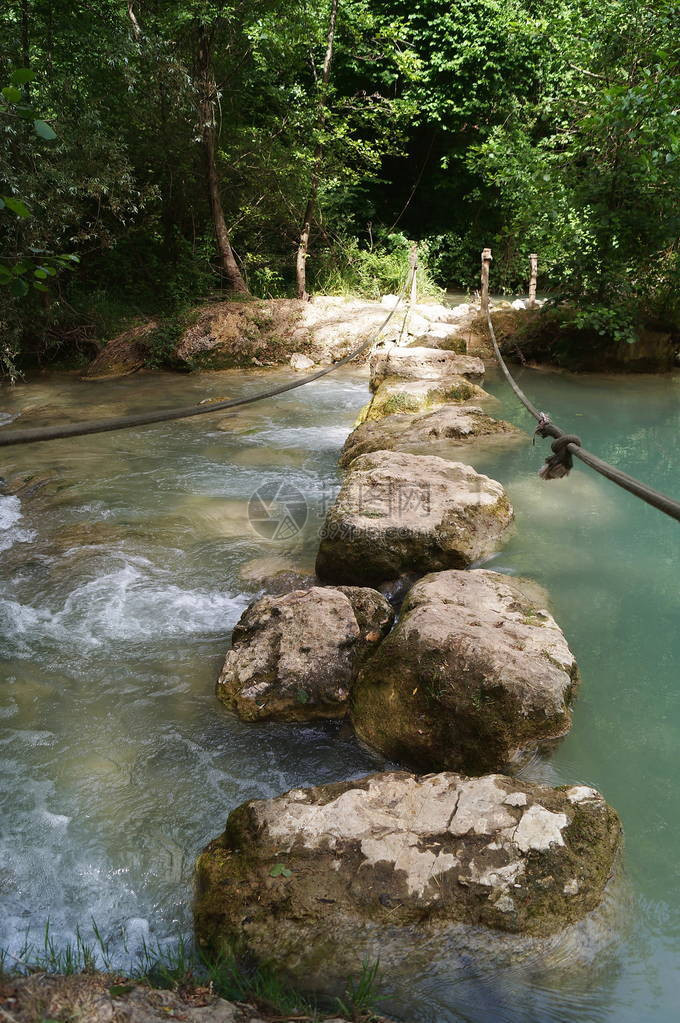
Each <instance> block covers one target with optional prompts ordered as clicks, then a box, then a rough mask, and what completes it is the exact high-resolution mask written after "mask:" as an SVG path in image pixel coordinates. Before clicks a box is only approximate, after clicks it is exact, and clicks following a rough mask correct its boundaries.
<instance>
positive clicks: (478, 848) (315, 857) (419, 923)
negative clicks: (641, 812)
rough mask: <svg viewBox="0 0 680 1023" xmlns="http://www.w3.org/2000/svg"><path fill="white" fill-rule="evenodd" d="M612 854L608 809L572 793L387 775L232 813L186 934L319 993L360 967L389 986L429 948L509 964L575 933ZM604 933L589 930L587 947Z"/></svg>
mask: <svg viewBox="0 0 680 1023" xmlns="http://www.w3.org/2000/svg"><path fill="white" fill-rule="evenodd" d="M619 844H620V825H619V821H618V817H617V815H616V813H615V812H614V811H613V810H612V809H611V808H610V807H609V806H608V805H607V804H606V803H605V801H604V799H603V798H602V797H601V796H600V794H599V793H597V792H596V791H595V790H593V789H589V788H585V787H572V788H560V789H554V788H549V787H547V786H539V785H532V784H530V783H528V782H524V781H516V780H514V779H512V778H508V777H504V776H502V775H488V776H485V777H483V778H467V777H464V776H461V775H458V774H437V775H428V776H426V777H416V776H414V775H411V774H407V773H403V772H388V773H385V774H376V775H372V776H369V777H367V778H362V779H360V780H358V781H345V782H339V783H336V784H331V785H322V786H319V787H318V788H311V789H293V790H292V791H291V792H288V793H286V794H285V795H282V796H279V797H277V798H275V799H269V800H252V801H250V802H248V803H245V804H243V805H242V806H240V807H238V809H236V810H234V811H233V812H232V813H231V814H230V816H229V819H228V821H227V826H226V830H225V832H224V834H223V835H222V836H220V837H219V838H217V839H216V840H215V841H214V842H211V843H210V845H208V846H207V847H206V849H204V851H203V853H202V854H201V856H200V857H199V859H198V863H197V870H196V882H197V883H196V901H195V929H196V938H197V941H198V944H199V946H200V947H201V948H202V949H204V950H205V951H206V952H207V953H208V954H209V955H211V956H215V957H218V956H221V955H231V954H234V953H235V954H236V955H237V956H242V957H244V958H246V959H249V960H254V961H255V962H259V963H267V964H269V965H270V966H271V967H273V968H274V969H276V970H277V971H278V972H279V973H280V974H281V975H283V976H285V977H287V978H290V979H291V980H293V981H294V982H295V983H296V984H298V985H299V986H303V987H305V988H308V989H311V990H314V991H317V992H326V993H336V992H338V991H339V990H341V989H342V987H343V985H344V982H345V981H346V979H347V977H348V976H349V975H351V974H353V973H355V972H356V970H357V963H361V962H362V961H368V962H374V961H375V960H376V959H379V960H380V966H381V971H383V972H384V973H386V974H388V975H390V974H392V975H398V973H399V971H400V969H403V966H404V964H405V963H406V962H412V960H413V955H414V949H416V950H417V949H419V948H421V947H423V946H424V945H428V944H429V946H430V949H431V950H434V949H436V950H437V953H438V954H440V955H441V953H442V950H443V949H445V948H446V947H447V944H448V945H449V946H450V947H452V948H453V949H455V950H456V952H455V953H454V954H458V953H459V952H460V951H461V950H465V951H466V952H469V953H471V954H473V955H475V954H485V961H487V962H489V961H490V960H491V961H493V956H494V955H495V954H496V953H497V954H498V961H499V965H500V964H503V965H509V963H510V962H511V961H512V960H513V959H516V957H517V956H518V955H521V954H522V953H524V954H526V953H527V952H528V951H530V952H531V953H532V954H533V955H534V956H535V957H536V958H540V956H541V951H543V953H546V952H548V951H549V950H550V949H552V948H554V947H555V944H556V941H557V940H558V939H556V938H555V937H550V936H555V935H561V934H565V933H566V932H567V931H568V932H569V933H570V935H571V937H572V939H573V938H574V930H573V929H574V928H577V927H578V922H579V921H581V920H583V918H584V917H586V916H588V914H592V913H593V911H594V910H596V908H597V907H598V905H599V903H600V902H601V900H602V898H603V894H604V892H605V888H606V886H607V883H608V881H609V879H610V877H611V875H612V873H613V872H614V868H615V865H616V862H617V851H618V848H619ZM607 937H608V935H607V932H606V927H600V928H599V930H598V929H597V928H595V927H594V926H593V921H592V920H591V922H590V926H589V933H588V938H589V940H590V943H591V946H592V944H594V943H595V944H596V943H597V941H598V940H599V941H600V942H602V941H604V940H607ZM546 939H549V940H546ZM575 944H576V942H574V941H573V940H572V954H573V948H574V945H575ZM430 954H432V951H431V952H430ZM503 961H504V962H503Z"/></svg>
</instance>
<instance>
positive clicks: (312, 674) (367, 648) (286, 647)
mask: <svg viewBox="0 0 680 1023" xmlns="http://www.w3.org/2000/svg"><path fill="white" fill-rule="evenodd" d="M392 619H393V612H392V609H391V608H390V605H389V604H388V603H387V601H386V600H385V599H384V597H382V596H381V595H380V594H379V593H378V592H377V591H376V590H370V589H361V588H358V587H351V586H347V587H342V588H339V589H333V588H330V587H328V588H325V587H324V588H322V587H319V586H313V587H311V588H310V589H307V590H293V591H292V592H290V593H286V594H284V595H283V596H277V597H273V596H266V597H262V598H261V599H260V600H256V601H254V603H252V604H251V605H250V607H248V608H247V609H246V610H245V611H244V613H243V615H242V616H241V619H240V621H239V622H238V624H237V625H236V627H235V629H234V634H233V638H232V649H231V650H230V651H229V653H228V654H227V659H226V661H225V662H224V667H223V669H222V673H221V675H220V677H219V680H218V682H217V696H218V697H219V699H220V700H222V702H223V703H226V704H227V705H228V706H229V707H231V708H232V709H233V710H235V711H236V712H237V714H238V715H239V717H241V718H243V720H245V721H260V720H263V719H267V718H276V719H277V720H279V721H308V720H311V719H313V718H336V717H344V715H345V713H346V712H347V705H348V699H349V695H350V689H351V686H352V684H353V682H354V680H355V678H356V675H357V672H358V670H359V667H360V666H361V664H362V662H363V661H364V660H365V658H366V657H367V656H368V655H369V654H370V653H372V651H373V650H374V649H375V648H376V647H377V645H378V644H379V642H380V640H381V639H382V638H383V636H384V635H385V633H386V632H387V630H388V628H389V626H390V625H391V624H392Z"/></svg>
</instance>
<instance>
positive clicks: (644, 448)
mask: <svg viewBox="0 0 680 1023" xmlns="http://www.w3.org/2000/svg"><path fill="white" fill-rule="evenodd" d="M289 375H290V371H289V370H285V371H284V370H276V371H254V372H252V373H247V374H242V373H213V374H199V375H195V376H177V375H171V374H162V373H148V374H143V375H138V376H134V377H129V378H126V379H122V380H118V381H110V382H97V383H94V382H92V383H83V382H81V381H79V380H77V379H76V378H74V377H72V376H68V375H55V376H49V377H42V378H39V379H37V380H35V381H32V382H30V383H26V384H21V385H19V386H17V387H16V388H15V389H14V390H9V389H5V390H2V391H0V422H9V421H11V419H12V417H14V416H15V415H17V414H18V413H19V412H22V413H23V415H22V417H21V422H22V425H23V424H24V423H25V424H26V425H33V424H35V425H38V424H43V423H50V422H58V421H59V420H60V419H61V418H63V419H66V420H71V419H73V418H92V417H100V416H108V415H115V414H117V413H118V412H119V411H123V412H133V411H140V410H142V409H145V408H149V407H154V408H155V407H159V406H162V405H168V406H172V405H178V404H185V403H190V402H193V401H197V400H201V399H202V398H204V397H213V398H216V397H221V396H225V395H228V396H232V395H236V394H238V393H245V392H250V391H254V390H259V389H260V388H262V387H265V386H270V385H271V383H273V382H274V381H277V380H283V379H287V378H288V377H289ZM521 378H522V384H523V386H524V387H525V389H526V390H527V392H528V393H529V394H530V395H531V396H532V398H533V399H534V401H535V403H536V404H537V405H538V406H539V407H540V408H545V409H546V410H547V411H549V412H550V414H551V416H552V417H553V419H554V420H555V421H557V422H558V423H559V424H560V425H562V426H564V427H565V428H568V429H569V431H573V432H576V433H579V434H581V436H582V437H583V438H584V442H585V443H587V445H588V447H590V448H591V449H592V450H594V451H596V452H597V453H599V454H601V455H602V456H603V457H604V458H606V459H608V460H609V461H611V462H613V463H614V464H616V465H619V466H621V467H622V468H625V469H626V470H627V471H628V472H629V473H632V474H633V475H637V476H639V477H640V478H642V479H644V480H646V481H647V482H649V483H651V484H652V485H654V486H656V487H658V488H660V489H662V490H666V491H667V492H669V493H671V494H673V495H674V496H676V497H677V496H679V495H680V446H679V444H678V438H679V437H680V378H678V377H675V376H672V377H671V376H669V377H635V378H632V377H631V378H624V377H619V378H617V377H598V376H572V375H569V374H556V373H547V372H536V371H530V370H524V371H523V372H522V375H521ZM486 386H487V389H489V390H491V391H492V392H493V393H494V394H495V395H497V396H498V398H499V399H500V406H499V414H500V415H503V416H504V417H505V418H509V419H511V420H513V421H514V422H516V423H517V424H518V425H520V426H522V427H523V428H525V429H527V430H529V431H530V430H531V428H532V427H531V423H530V422H529V421H528V418H527V416H526V415H525V414H524V413H523V412H522V410H521V409H520V408H519V407H518V406H517V404H516V402H515V399H514V398H513V396H512V395H511V394H510V393H509V392H508V391H507V388H506V387H505V386H504V385H503V383H502V382H501V381H500V380H499V379H498V378H497V377H496V376H495V375H494V374H491V375H490V377H489V378H488V379H487V383H486ZM366 399H367V378H366V374H365V372H364V371H359V370H347V369H346V370H341V371H338V372H337V373H335V374H333V375H331V376H330V377H327V378H325V379H323V380H319V381H317V382H315V383H313V384H311V385H309V386H308V387H305V388H303V389H301V390H299V391H296V392H293V393H291V394H288V395H286V396H283V397H281V398H279V399H276V400H274V401H269V402H266V403H263V404H262V405H254V406H250V407H247V408H245V409H243V410H238V411H236V412H235V413H232V414H231V415H227V414H226V413H224V412H222V413H215V414H214V415H211V416H206V417H199V418H197V419H193V420H185V421H181V422H174V423H168V424H161V425H160V426H155V427H145V428H142V429H138V430H131V431H124V432H120V433H113V434H103V435H96V436H91V437H82V438H74V439H70V440H63V441H57V442H54V443H50V444H42V445H35V446H30V447H26V448H16V449H8V450H7V451H3V452H2V456H3V458H2V464H1V465H0V475H2V476H4V477H5V478H6V479H7V480H9V481H10V482H11V481H12V480H15V479H16V478H17V476H18V475H19V474H21V475H23V476H26V477H27V476H29V475H30V476H31V477H32V479H31V480H30V481H29V482H28V483H27V484H26V486H25V489H24V491H23V492H22V493H21V495H20V496H7V495H5V496H0V566H1V572H0V772H1V776H2V787H1V791H0V947H5V948H9V949H10V950H11V951H12V952H13V953H14V954H15V955H18V954H19V952H20V950H21V949H22V947H23V946H24V945H25V943H26V941H27V940H28V941H29V942H30V941H35V943H36V944H40V941H41V934H42V932H43V929H44V926H45V923H46V921H47V919H48V918H49V921H50V930H51V933H52V937H53V939H54V940H55V942H57V943H59V942H66V941H68V940H70V939H72V938H73V936H74V935H75V932H76V928H77V927H80V928H82V930H83V931H84V932H86V933H87V932H88V928H91V921H92V920H94V921H96V923H97V924H98V926H99V927H100V928H101V929H102V930H103V931H104V932H105V936H106V938H107V939H108V940H109V941H110V945H111V949H112V951H113V955H114V959H115V961H116V962H117V963H119V964H120V965H121V966H124V965H125V964H126V963H128V962H129V960H130V958H132V957H134V955H135V953H136V951H137V950H138V949H139V946H140V945H141V944H142V943H143V942H145V941H146V942H147V943H150V944H155V943H160V944H164V943H172V942H174V941H176V940H177V938H178V936H179V935H181V934H188V933H189V932H190V927H191V873H192V868H193V862H194V859H195V856H196V854H197V852H198V851H199V850H200V849H201V847H202V846H203V845H204V844H205V843H206V842H207V841H208V840H209V839H211V838H213V837H215V836H216V835H217V834H218V833H219V832H220V831H221V830H222V829H223V826H224V822H225V820H226V817H227V814H228V812H229V810H230V809H232V808H233V807H234V806H236V805H238V804H239V803H241V802H242V801H243V800H245V799H249V798H253V797H258V796H272V795H275V794H277V793H280V792H283V791H285V790H286V789H289V788H291V787H294V786H300V785H309V784H319V783H323V782H329V781H334V780H339V779H343V778H351V777H356V776H360V775H362V774H366V773H368V772H370V771H373V770H377V769H380V768H381V767H382V766H383V764H382V762H381V761H380V760H378V759H376V758H373V757H372V756H371V755H370V754H368V753H367V752H366V751H365V750H363V749H361V748H360V747H359V746H358V745H357V744H356V743H355V742H354V741H353V740H352V739H351V738H349V737H348V736H347V735H346V734H345V732H344V731H341V730H340V728H339V726H338V725H337V724H329V725H327V726H325V725H314V726H310V727H304V726H293V725H278V724H264V725H262V724H259V725H246V724H243V723H241V722H239V721H238V720H237V719H236V718H235V717H234V716H233V715H231V714H230V713H229V712H228V711H227V710H226V709H225V708H224V707H222V706H221V705H220V704H219V703H218V702H217V701H216V699H215V697H214V693H213V691H214V683H215V679H216V676H217V673H218V671H219V668H220V665H221V662H222V660H223V658H224V655H225V652H226V650H227V648H228V644H229V636H230V630H231V629H232V627H233V625H234V623H235V622H236V621H237V619H238V617H239V615H240V614H241V612H242V610H243V609H244V607H245V606H246V605H247V604H248V602H249V601H250V600H252V599H253V597H254V596H255V595H256V594H257V593H258V592H259V586H260V583H259V582H258V580H259V579H260V578H261V576H262V574H263V573H264V574H266V573H267V572H269V571H271V570H275V569H276V568H278V567H285V566H287V565H290V566H297V567H302V568H311V567H312V565H313V560H314V555H315V552H316V546H317V543H318V529H319V525H320V522H321V521H322V518H323V514H324V511H325V508H326V507H327V505H328V503H329V501H331V500H332V499H333V497H334V495H335V493H336V492H337V488H338V481H339V477H338V473H337V457H338V453H339V449H340V447H341V446H342V443H343V441H344V438H345V437H346V436H347V434H348V433H349V431H350V430H351V427H352V422H353V420H354V418H355V416H356V413H357V411H358V409H359V408H360V407H361V405H362V404H364V403H365V401H366ZM545 447H546V445H545V443H544V442H539V444H538V445H537V446H536V447H535V448H532V446H531V443H530V441H529V439H527V444H526V445H524V446H520V447H518V448H513V449H511V450H510V451H508V450H507V449H503V451H502V453H501V452H500V451H499V450H496V451H495V452H494V451H492V450H490V451H488V452H486V453H484V452H481V451H480V452H475V453H474V454H472V453H470V454H469V455H468V456H466V455H465V454H464V453H460V454H459V456H458V457H462V458H463V460H466V459H467V458H468V457H469V460H470V461H471V462H473V464H475V466H476V467H477V468H478V469H479V470H480V471H482V472H485V473H487V474H488V475H490V476H493V477H495V478H497V479H499V480H500V481H501V482H502V483H503V484H504V485H505V486H506V488H507V490H508V494H509V496H510V499H511V501H512V503H513V505H514V506H515V510H516V515H517V524H516V528H515V530H514V533H513V535H512V537H511V539H510V540H509V542H508V543H507V544H506V545H505V547H504V548H503V549H502V551H500V552H499V553H498V554H497V555H496V556H495V557H493V558H492V559H491V561H490V563H489V566H490V567H493V568H495V569H497V570H499V571H503V572H508V573H511V574H520V575H526V576H529V577H531V578H534V579H536V580H537V581H539V582H540V583H542V584H543V585H544V586H545V587H546V588H547V589H548V590H549V592H550V595H551V600H552V606H553V610H554V613H555V615H556V618H557V620H558V622H559V623H560V625H561V626H562V628H563V629H564V631H565V633H566V635H567V638H568V640H569V642H570V645H571V647H572V649H573V650H574V653H575V654H576V657H577V659H578V661H579V664H580V667H581V672H582V676H583V686H582V689H581V693H580V695H579V699H578V702H577V705H576V711H575V717H574V727H573V730H572V732H571V734H570V735H569V737H568V738H567V739H566V740H565V741H564V742H563V743H562V745H561V746H560V747H559V749H558V750H557V752H556V753H555V754H554V755H553V757H552V758H551V759H550V760H549V761H547V762H545V761H536V762H534V763H533V764H531V765H530V766H529V767H528V768H527V769H526V770H525V772H524V774H525V776H526V777H529V778H532V779H537V780H542V781H548V782H550V783H552V784H565V783H570V784H572V783H576V784H587V785H594V786H596V787H597V788H599V789H600V790H601V791H602V792H603V794H604V795H605V796H606V798H607V799H608V800H609V802H610V803H611V804H612V805H613V806H614V807H615V808H616V809H617V810H618V811H619V813H620V814H621V816H622V819H623V824H624V829H625V836H626V846H625V869H626V876H627V878H628V881H629V888H630V891H631V892H632V902H631V909H630V912H629V913H627V917H628V919H627V925H626V927H625V929H623V928H622V930H621V933H620V934H619V933H617V934H614V935H613V936H612V938H613V940H612V944H611V949H610V951H609V952H608V953H607V955H606V956H604V957H603V958H602V960H600V961H598V962H597V963H596V964H595V965H594V966H592V967H590V968H589V969H588V970H583V969H578V970H577V969H576V968H573V969H572V968H571V966H570V962H569V961H568V959H567V960H566V961H560V962H557V963H555V964H553V965H552V966H551V967H550V968H542V969H541V970H540V971H538V970H536V968H535V967H534V966H532V965H531V964H522V963H521V962H519V963H517V964H516V965H513V966H508V965H504V966H503V967H502V968H501V967H499V966H498V965H497V964H495V963H494V956H493V935H491V934H490V935H489V956H488V960H487V959H484V960H483V961H482V960H480V959H477V960H475V961H473V962H468V961H465V960H464V959H463V960H461V959H456V961H455V963H453V962H452V960H451V957H450V955H448V954H445V953H444V951H443V950H442V955H441V956H440V957H436V956H435V957H434V958H433V959H432V960H431V961H429V962H428V964H427V965H426V966H423V965H422V963H420V962H417V957H414V968H413V970H412V971H407V972H405V973H404V975H403V976H401V977H397V978H394V977H392V978H386V995H385V1005H386V1007H387V1008H389V1009H391V1010H392V1011H394V1012H395V1013H397V1014H399V1015H400V1016H401V1017H402V1018H404V1019H407V1020H412V1021H418V1023H440V1021H443V1023H454V1021H455V1023H458V1021H463V1020H473V1021H487V1020H493V1021H498V1020H502V1021H505V1020H507V1021H520V1020H521V1021H525V1020H555V1021H558V1020H560V1021H562V1020H588V1021H589V1023H590V1021H595V1020H597V1021H600V1020H602V1021H604V1020H612V1021H613V1020H616V1021H617V1023H628V1021H630V1023H633V1021H636V1023H637V1021H639V1020H642V1019H644V1020H658V1021H666V1020H671V1019H676V1018H677V990H678V986H679V985H680V951H679V948H680V852H679V849H680V784H679V783H678V780H677V774H678V767H679V766H680V756H679V751H680V677H679V676H680V672H679V671H678V665H679V664H680V630H679V629H678V622H679V621H680V587H679V586H678V578H679V570H680V542H679V541H680V534H679V533H678V526H677V523H674V522H673V521H671V520H669V519H666V518H664V517H663V516H662V515H661V514H660V513H658V512H656V511H655V510H653V509H651V508H648V507H646V506H644V505H643V504H642V503H641V502H639V501H637V500H636V499H635V498H633V497H631V496H629V495H627V494H625V493H623V492H622V491H619V490H617V488H615V487H614V486H613V485H612V484H610V483H608V482H607V481H605V480H602V479H600V478H598V477H596V476H594V474H592V473H591V472H590V471H589V470H587V469H585V468H581V467H577V468H576V469H575V470H574V472H573V473H572V475H571V476H570V477H569V478H568V479H567V480H560V481H554V482H551V483H544V482H542V481H541V480H540V479H539V478H538V476H537V475H536V470H537V469H538V467H539V465H540V463H541V461H542V457H543V455H544V448H545ZM473 451H474V449H473ZM279 483H283V484H285V485H292V486H294V487H296V488H297V489H298V490H299V491H300V492H301V493H302V494H303V495H304V497H305V500H306V503H307V520H306V523H305V525H304V527H303V529H302V531H301V532H299V533H296V534H295V535H292V536H290V535H289V536H287V537H286V538H283V539H279V540H277V541H273V542H272V541H271V540H269V539H267V538H265V537H263V536H261V535H258V533H257V532H256V531H255V530H254V529H253V527H252V525H251V524H250V522H249V518H248V502H249V500H250V499H251V497H252V495H253V494H254V493H255V492H256V491H257V490H258V488H260V487H262V486H263V485H264V486H265V488H271V487H272V486H274V487H276V486H278V484H279ZM265 492H266V493H269V492H270V490H266V491H265ZM293 532H294V530H293Z"/></svg>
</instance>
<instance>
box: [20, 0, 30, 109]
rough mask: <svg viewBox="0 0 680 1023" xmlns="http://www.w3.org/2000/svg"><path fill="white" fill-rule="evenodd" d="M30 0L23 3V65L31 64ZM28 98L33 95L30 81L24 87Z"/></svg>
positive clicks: (23, 0) (28, 65) (24, 0)
mask: <svg viewBox="0 0 680 1023" xmlns="http://www.w3.org/2000/svg"><path fill="white" fill-rule="evenodd" d="M28 7H29V4H28V0H22V3H21V63H22V67H29V68H30V66H31V40H30V34H29V28H28V13H29V12H28ZM23 89H24V96H25V97H26V99H27V100H28V99H30V97H31V87H30V85H29V83H28V82H26V84H25V85H24V87H23Z"/></svg>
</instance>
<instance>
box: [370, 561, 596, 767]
mask: <svg viewBox="0 0 680 1023" xmlns="http://www.w3.org/2000/svg"><path fill="white" fill-rule="evenodd" d="M577 683H578V671H577V666H576V661H575V660H574V656H573V654H572V653H571V651H570V650H569V647H568V646H567V642H566V640H565V638H564V635H563V634H562V631H561V630H560V628H559V627H558V625H557V623H556V622H555V620H554V619H553V617H552V616H551V615H550V613H549V612H548V611H547V610H546V609H545V600H544V598H543V595H542V594H541V593H540V592H538V593H537V588H536V587H535V585H533V584H531V583H529V582H527V581H526V580H521V579H515V578H511V577H509V576H504V575H500V574H498V573H497V572H489V571H485V570H475V571H470V572H439V573H437V574H433V575H429V576H426V577H425V578H424V579H421V580H420V581H419V582H417V583H416V584H415V585H414V586H413V587H412V588H411V590H410V591H409V593H408V595H407V597H406V600H405V601H404V605H403V608H402V615H401V618H400V621H399V624H398V625H397V627H396V628H395V629H394V630H393V631H392V633H391V634H390V635H389V637H388V638H387V639H386V640H385V642H384V643H383V644H382V646H381V648H380V650H378V652H377V653H376V656H375V658H373V659H372V661H371V663H370V664H368V665H366V667H365V669H364V670H362V672H361V673H360V675H359V679H358V681H357V683H356V685H355V686H354V690H353V696H352V720H353V723H354V727H355V729H356V732H357V734H358V736H359V737H360V738H361V739H362V740H363V741H364V742H366V743H368V745H369V746H372V747H373V748H375V749H377V750H379V751H380V752H381V753H383V754H384V755H385V756H387V757H389V758H391V759H394V760H398V761H401V762H403V763H405V764H408V765H409V766H411V767H416V768H418V769H424V770H444V769H449V770H463V771H467V772H470V773H482V772H484V771H494V770H506V769H507V768H508V767H510V766H517V765H518V764H519V763H521V762H522V760H524V759H526V758H527V757H528V756H529V755H531V754H533V753H535V752H536V750H537V749H539V748H541V747H544V746H546V744H552V743H554V742H555V741H556V740H557V739H559V738H560V737H561V736H563V735H564V734H565V733H566V732H567V731H568V730H569V728H570V727H571V710H570V704H571V701H572V698H573V695H574V692H575V689H576V686H577Z"/></svg>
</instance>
